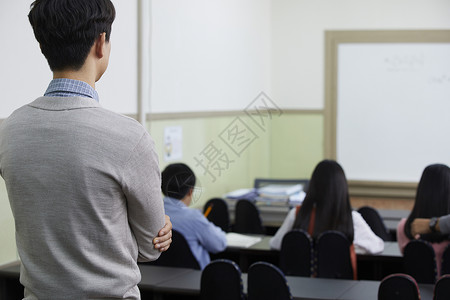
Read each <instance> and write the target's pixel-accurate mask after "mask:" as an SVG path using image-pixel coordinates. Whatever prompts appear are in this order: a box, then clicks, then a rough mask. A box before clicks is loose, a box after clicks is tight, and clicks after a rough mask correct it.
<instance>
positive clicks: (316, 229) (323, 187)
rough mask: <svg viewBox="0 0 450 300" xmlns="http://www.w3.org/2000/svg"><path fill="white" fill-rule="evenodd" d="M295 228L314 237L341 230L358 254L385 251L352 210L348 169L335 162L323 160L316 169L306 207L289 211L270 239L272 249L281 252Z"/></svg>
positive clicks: (361, 219) (310, 184) (362, 220)
mask: <svg viewBox="0 0 450 300" xmlns="http://www.w3.org/2000/svg"><path fill="white" fill-rule="evenodd" d="M311 218H313V220H311ZM311 227H313V228H311ZM292 229H303V230H305V231H307V232H310V234H311V236H312V237H313V238H317V237H318V236H319V235H320V234H321V233H322V232H324V231H326V230H337V231H340V232H342V233H343V234H344V235H345V236H346V237H347V238H348V240H349V241H350V242H351V243H353V244H354V245H355V248H356V249H358V252H366V253H378V252H381V251H383V249H384V242H383V240H382V239H381V238H379V237H378V236H377V235H376V234H375V233H373V231H372V230H371V229H370V227H369V225H368V224H367V223H366V222H365V221H364V219H363V217H362V216H361V215H360V214H359V213H358V212H357V211H354V210H352V208H351V205H350V197H349V194H348V184H347V179H346V177H345V173H344V170H343V169H342V167H341V166H340V165H339V164H338V163H337V162H336V161H333V160H323V161H321V162H320V163H319V164H318V165H317V166H316V168H315V169H314V171H313V174H312V176H311V180H310V182H309V186H308V192H307V194H306V197H305V199H304V200H303V203H302V205H301V206H299V207H295V208H293V209H291V210H290V211H289V213H288V215H287V217H286V219H285V220H284V222H283V224H282V225H281V227H280V228H279V229H278V231H277V232H276V234H275V236H274V237H273V238H272V239H271V240H270V246H271V248H273V249H280V248H281V242H282V240H283V237H284V235H285V234H286V233H287V232H288V231H290V230H292Z"/></svg>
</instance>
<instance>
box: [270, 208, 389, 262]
mask: <svg viewBox="0 0 450 300" xmlns="http://www.w3.org/2000/svg"><path fill="white" fill-rule="evenodd" d="M295 217H296V207H294V208H292V209H291V210H290V211H289V213H288V215H287V216H286V218H285V219H284V221H283V224H282V225H281V227H280V228H279V229H278V231H277V232H276V234H275V236H274V237H273V238H271V239H270V248H272V249H276V250H280V249H281V242H282V240H283V237H284V235H285V234H286V233H288V232H289V231H290V230H291V229H292V227H293V226H294V221H295ZM352 218H353V230H354V238H353V244H354V245H355V251H356V252H357V253H361V254H364V253H370V254H375V253H380V252H382V251H383V250H384V242H383V240H382V239H381V238H380V237H378V236H377V235H376V234H375V233H374V232H373V231H372V229H370V227H369V225H368V224H367V223H366V221H365V220H364V219H363V217H362V216H361V214H360V213H359V212H357V211H352Z"/></svg>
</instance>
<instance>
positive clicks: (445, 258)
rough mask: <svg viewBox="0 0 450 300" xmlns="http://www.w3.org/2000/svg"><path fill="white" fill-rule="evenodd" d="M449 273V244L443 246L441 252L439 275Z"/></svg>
mask: <svg viewBox="0 0 450 300" xmlns="http://www.w3.org/2000/svg"><path fill="white" fill-rule="evenodd" d="M445 274H450V244H449V245H447V247H445V250H444V253H443V254H442V263H441V275H445Z"/></svg>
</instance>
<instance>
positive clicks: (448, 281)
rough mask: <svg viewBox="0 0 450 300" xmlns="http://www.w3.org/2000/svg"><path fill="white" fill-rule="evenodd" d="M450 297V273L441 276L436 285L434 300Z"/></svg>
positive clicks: (446, 299)
mask: <svg viewBox="0 0 450 300" xmlns="http://www.w3.org/2000/svg"><path fill="white" fill-rule="evenodd" d="M448 299H450V275H449V274H447V275H444V276H441V278H439V280H438V281H437V282H436V284H435V286H434V293H433V300H448Z"/></svg>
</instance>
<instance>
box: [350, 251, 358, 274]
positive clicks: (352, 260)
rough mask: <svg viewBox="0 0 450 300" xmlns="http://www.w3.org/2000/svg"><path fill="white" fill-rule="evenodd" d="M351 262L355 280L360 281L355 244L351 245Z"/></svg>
mask: <svg viewBox="0 0 450 300" xmlns="http://www.w3.org/2000/svg"><path fill="white" fill-rule="evenodd" d="M350 262H351V263H352V269H353V280H358V273H357V271H358V268H357V264H356V263H357V260H356V252H355V245H354V244H353V243H352V244H351V245H350Z"/></svg>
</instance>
